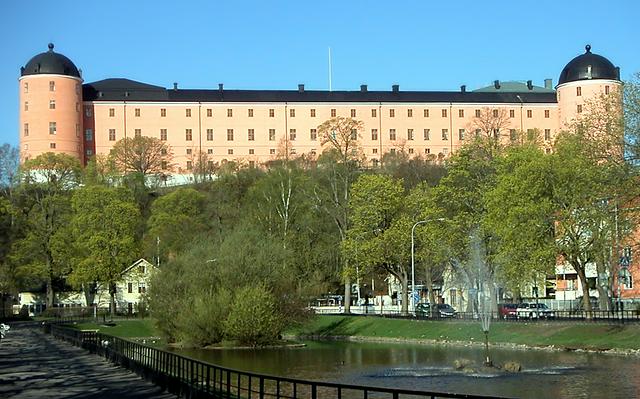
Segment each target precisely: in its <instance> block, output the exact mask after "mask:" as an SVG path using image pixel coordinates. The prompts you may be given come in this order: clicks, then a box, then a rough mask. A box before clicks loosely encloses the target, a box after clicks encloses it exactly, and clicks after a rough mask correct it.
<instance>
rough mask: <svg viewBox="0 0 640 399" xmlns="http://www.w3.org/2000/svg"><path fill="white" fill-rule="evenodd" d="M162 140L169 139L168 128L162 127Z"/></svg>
mask: <svg viewBox="0 0 640 399" xmlns="http://www.w3.org/2000/svg"><path fill="white" fill-rule="evenodd" d="M160 140H162V141H167V129H160Z"/></svg>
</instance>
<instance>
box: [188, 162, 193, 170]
mask: <svg viewBox="0 0 640 399" xmlns="http://www.w3.org/2000/svg"><path fill="white" fill-rule="evenodd" d="M191 169H193V161H187V170H191Z"/></svg>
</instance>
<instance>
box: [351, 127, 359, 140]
mask: <svg viewBox="0 0 640 399" xmlns="http://www.w3.org/2000/svg"><path fill="white" fill-rule="evenodd" d="M351 140H358V130H356V129H351Z"/></svg>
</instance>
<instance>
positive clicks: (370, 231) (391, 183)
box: [342, 175, 411, 314]
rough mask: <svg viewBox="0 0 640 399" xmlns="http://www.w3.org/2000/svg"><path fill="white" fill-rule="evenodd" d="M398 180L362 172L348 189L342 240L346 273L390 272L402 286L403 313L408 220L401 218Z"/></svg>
mask: <svg viewBox="0 0 640 399" xmlns="http://www.w3.org/2000/svg"><path fill="white" fill-rule="evenodd" d="M403 196H404V189H403V187H402V181H401V180H394V179H392V178H390V177H388V176H384V175H362V176H360V177H359V178H358V180H356V182H355V183H354V184H353V187H352V189H351V198H350V200H349V206H350V208H351V215H350V220H351V226H350V227H349V230H348V232H347V239H346V240H345V241H344V242H343V243H342V248H343V251H344V254H345V258H347V259H349V261H350V263H349V266H350V268H349V269H348V272H349V274H350V275H351V277H353V276H354V275H355V273H356V266H357V267H358V269H359V270H358V272H362V273H363V274H369V273H371V272H375V273H381V272H382V273H389V274H391V275H393V276H394V277H395V278H397V279H398V281H399V282H400V284H401V285H402V313H403V314H406V313H407V311H408V306H407V305H408V295H407V292H408V291H407V289H408V267H407V265H408V260H409V245H408V243H409V242H410V239H411V237H410V233H411V221H410V220H409V219H408V218H406V217H402V200H403Z"/></svg>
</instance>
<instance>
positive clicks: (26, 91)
mask: <svg viewBox="0 0 640 399" xmlns="http://www.w3.org/2000/svg"><path fill="white" fill-rule="evenodd" d="M24 92H25V93H28V92H29V83H27V82H25V83H24Z"/></svg>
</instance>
